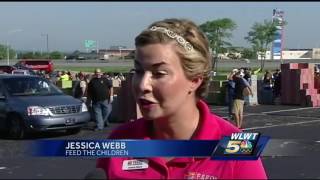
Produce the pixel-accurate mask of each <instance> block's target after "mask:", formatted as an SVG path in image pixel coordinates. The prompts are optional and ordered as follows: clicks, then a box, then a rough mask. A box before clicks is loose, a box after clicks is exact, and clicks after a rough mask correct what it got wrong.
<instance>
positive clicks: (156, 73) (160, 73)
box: [153, 71, 167, 77]
mask: <svg viewBox="0 0 320 180" xmlns="http://www.w3.org/2000/svg"><path fill="white" fill-rule="evenodd" d="M153 75H154V76H156V77H162V76H165V75H167V73H166V72H165V71H156V72H154V73H153Z"/></svg>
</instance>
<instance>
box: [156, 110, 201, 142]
mask: <svg viewBox="0 0 320 180" xmlns="http://www.w3.org/2000/svg"><path fill="white" fill-rule="evenodd" d="M199 121H200V112H199V110H198V108H197V107H196V106H195V105H192V106H191V108H190V107H187V106H185V108H181V109H179V111H178V112H176V114H175V115H174V116H171V117H169V118H167V119H159V120H155V121H154V122H153V136H154V138H155V139H181V140H182V139H185V140H187V139H191V138H192V136H193V134H194V132H195V131H196V129H197V127H198V124H199Z"/></svg>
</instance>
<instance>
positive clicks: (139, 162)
mask: <svg viewBox="0 0 320 180" xmlns="http://www.w3.org/2000/svg"><path fill="white" fill-rule="evenodd" d="M148 163H149V160H148V159H131V160H124V161H123V163H122V170H136V169H147V168H148V167H149V164H148Z"/></svg>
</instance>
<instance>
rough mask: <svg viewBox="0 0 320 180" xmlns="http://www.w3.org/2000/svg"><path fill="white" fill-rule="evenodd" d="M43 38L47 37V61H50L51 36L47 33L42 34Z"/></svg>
mask: <svg viewBox="0 0 320 180" xmlns="http://www.w3.org/2000/svg"><path fill="white" fill-rule="evenodd" d="M41 36H46V42H47V43H46V44H47V59H49V57H50V54H49V34H48V33H46V34H41Z"/></svg>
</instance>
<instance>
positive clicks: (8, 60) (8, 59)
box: [7, 41, 10, 66]
mask: <svg viewBox="0 0 320 180" xmlns="http://www.w3.org/2000/svg"><path fill="white" fill-rule="evenodd" d="M7 65H8V66H9V65H10V51H9V42H8V41H7Z"/></svg>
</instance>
